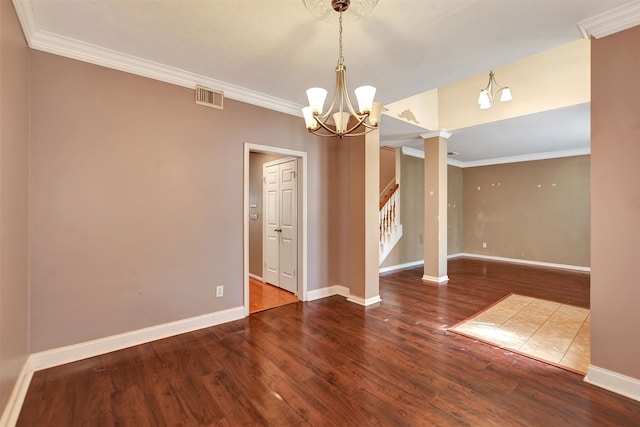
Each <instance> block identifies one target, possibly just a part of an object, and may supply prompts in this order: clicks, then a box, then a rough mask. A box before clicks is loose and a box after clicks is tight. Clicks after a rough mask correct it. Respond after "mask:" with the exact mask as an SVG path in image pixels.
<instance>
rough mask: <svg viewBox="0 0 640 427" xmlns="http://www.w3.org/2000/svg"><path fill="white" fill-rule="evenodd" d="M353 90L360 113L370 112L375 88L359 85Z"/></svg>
mask: <svg viewBox="0 0 640 427" xmlns="http://www.w3.org/2000/svg"><path fill="white" fill-rule="evenodd" d="M353 92H354V93H355V94H356V99H357V101H358V107H359V112H360V114H364V113H370V112H371V107H373V97H374V96H375V94H376V88H375V87H373V86H360V87H359V88H356V90H354V91H353Z"/></svg>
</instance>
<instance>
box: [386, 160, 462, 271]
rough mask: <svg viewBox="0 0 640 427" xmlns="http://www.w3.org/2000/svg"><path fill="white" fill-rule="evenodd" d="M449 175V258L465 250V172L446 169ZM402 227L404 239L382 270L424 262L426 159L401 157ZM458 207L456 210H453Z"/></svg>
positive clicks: (390, 255) (448, 167)
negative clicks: (463, 210) (463, 183)
mask: <svg viewBox="0 0 640 427" xmlns="http://www.w3.org/2000/svg"><path fill="white" fill-rule="evenodd" d="M447 174H448V178H447V179H448V182H449V185H448V194H447V197H448V199H449V209H448V221H447V226H448V245H447V250H448V254H449V255H451V254H457V253H460V252H461V248H462V169H460V168H457V167H455V166H450V165H449V166H447ZM401 175H402V185H401V186H400V205H401V206H402V209H401V211H400V224H402V232H403V234H402V239H400V241H399V242H398V244H397V245H396V246H395V248H393V250H392V251H391V253H390V254H389V256H388V257H387V259H385V260H384V262H383V263H382V264H381V265H380V267H382V268H384V267H392V266H395V265H400V264H407V263H411V262H416V261H422V260H424V159H421V158H418V157H413V156H407V155H404V154H403V155H402V160H401ZM454 205H455V206H454Z"/></svg>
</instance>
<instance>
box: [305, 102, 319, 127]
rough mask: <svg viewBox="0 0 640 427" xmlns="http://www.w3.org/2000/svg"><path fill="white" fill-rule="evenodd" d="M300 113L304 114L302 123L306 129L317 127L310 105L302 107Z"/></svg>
mask: <svg viewBox="0 0 640 427" xmlns="http://www.w3.org/2000/svg"><path fill="white" fill-rule="evenodd" d="M302 115H303V116H304V123H305V125H306V126H307V129H308V130H315V129H317V128H318V121H317V120H316V118H315V117H313V111H311V107H304V108H303V109H302Z"/></svg>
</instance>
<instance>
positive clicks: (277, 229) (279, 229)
mask: <svg viewBox="0 0 640 427" xmlns="http://www.w3.org/2000/svg"><path fill="white" fill-rule="evenodd" d="M273 231H275V232H277V233H282V228H276V229H275V230H273Z"/></svg>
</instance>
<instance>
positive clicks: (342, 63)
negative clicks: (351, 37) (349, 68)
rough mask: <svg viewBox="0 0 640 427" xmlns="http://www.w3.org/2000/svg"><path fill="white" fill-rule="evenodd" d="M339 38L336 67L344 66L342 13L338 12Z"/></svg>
mask: <svg viewBox="0 0 640 427" xmlns="http://www.w3.org/2000/svg"><path fill="white" fill-rule="evenodd" d="M339 34H340V37H339V40H340V41H339V45H338V48H339V55H338V65H344V57H343V56H342V11H340V33H339Z"/></svg>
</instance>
